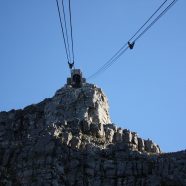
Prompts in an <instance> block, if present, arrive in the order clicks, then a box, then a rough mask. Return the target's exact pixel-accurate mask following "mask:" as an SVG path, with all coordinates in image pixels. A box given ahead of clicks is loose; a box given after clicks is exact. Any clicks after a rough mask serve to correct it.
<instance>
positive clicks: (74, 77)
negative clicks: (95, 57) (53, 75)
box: [67, 69, 86, 88]
mask: <svg viewBox="0 0 186 186" xmlns="http://www.w3.org/2000/svg"><path fill="white" fill-rule="evenodd" d="M85 83H86V79H85V78H83V77H82V72H81V70H80V69H73V70H71V78H68V79H67V85H71V86H72V87H73V88H81V87H82V86H83V84H85Z"/></svg>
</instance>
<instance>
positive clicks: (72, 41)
mask: <svg viewBox="0 0 186 186" xmlns="http://www.w3.org/2000/svg"><path fill="white" fill-rule="evenodd" d="M68 2H69V3H68V5H69V6H68V8H69V14H70V32H71V43H72V45H71V46H72V58H73V62H74V60H75V59H74V40H73V34H72V33H73V30H72V13H71V2H70V0H69V1H68Z"/></svg>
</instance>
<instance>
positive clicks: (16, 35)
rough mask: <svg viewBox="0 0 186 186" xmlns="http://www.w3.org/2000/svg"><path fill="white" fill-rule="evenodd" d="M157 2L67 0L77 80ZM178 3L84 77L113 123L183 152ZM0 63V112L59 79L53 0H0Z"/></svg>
mask: <svg viewBox="0 0 186 186" xmlns="http://www.w3.org/2000/svg"><path fill="white" fill-rule="evenodd" d="M65 1H66V0H65ZM163 1H164V0H156V1H149V0H140V1H138V0H94V1H93V0H71V6H72V22H73V36H74V53H75V66H76V68H80V69H81V70H82V72H83V75H84V77H89V76H90V75H92V74H93V73H94V72H96V71H97V69H98V68H99V67H100V66H102V65H103V64H104V63H105V62H106V61H107V60H108V59H110V58H111V57H112V56H113V55H114V54H115V52H117V50H118V49H119V48H120V47H121V46H122V45H123V44H125V43H126V42H127V41H128V39H129V38H130V37H131V36H132V35H133V34H134V33H135V32H136V31H137V30H138V28H139V27H140V26H141V25H142V24H143V23H144V22H145V21H146V20H147V19H148V18H149V17H150V15H152V13H153V12H154V11H155V10H156V9H157V8H158V6H159V5H160V4H161V3H162V2H163ZM168 2H171V0H168ZM185 7H186V1H185V0H179V1H178V2H177V4H175V6H173V7H172V8H171V9H170V10H169V11H168V12H167V14H165V15H164V16H163V17H162V18H161V19H160V20H159V21H158V22H157V23H156V24H155V25H154V26H153V27H152V28H151V29H150V30H149V31H148V32H147V33H146V34H144V35H143V37H141V38H140V39H139V40H138V41H137V42H136V44H135V47H134V49H133V50H128V51H127V52H126V53H125V54H124V55H123V56H121V57H120V58H119V60H118V61H117V62H116V63H115V64H113V65H112V66H111V68H109V69H108V70H107V71H105V72H104V73H102V74H100V75H99V76H97V77H95V78H94V79H91V80H89V81H88V82H89V83H94V84H96V85H97V86H99V87H101V88H102V90H103V91H104V93H105V94H106V96H107V97H108V100H109V106H110V115H111V118H112V122H113V123H115V124H117V125H118V126H120V127H123V128H127V129H130V130H131V131H135V132H137V133H138V135H139V136H140V137H142V138H144V139H148V138H150V139H152V140H153V141H154V142H155V143H157V144H159V146H160V147H161V149H162V151H163V152H173V151H179V150H184V149H186V132H185V131H186V73H185V70H186V51H185V44H186V36H185V33H186V23H185V18H186V11H185ZM0 67H1V68H0V111H9V110H11V109H23V108H24V107H25V106H27V105H30V104H33V103H38V102H40V101H42V100H43V99H44V98H48V97H52V96H53V95H54V93H55V91H56V90H57V89H59V88H61V87H62V86H63V85H64V84H65V83H66V79H67V77H68V76H69V75H70V72H69V69H68V66H67V61H66V55H65V48H64V43H63V39H62V35H61V30H60V25H59V18H58V13H57V7H56V2H55V0H27V1H26V0H16V1H14V0H1V1H0Z"/></svg>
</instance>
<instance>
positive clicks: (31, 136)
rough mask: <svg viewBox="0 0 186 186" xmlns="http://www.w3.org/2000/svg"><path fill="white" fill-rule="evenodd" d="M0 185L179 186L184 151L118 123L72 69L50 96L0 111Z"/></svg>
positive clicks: (183, 179) (184, 171) (184, 176)
mask: <svg viewBox="0 0 186 186" xmlns="http://www.w3.org/2000/svg"><path fill="white" fill-rule="evenodd" d="M0 185H2V186H4V185H7V186H14V185H15V186H18V185H25V186H28V185H33V186H35V185H41V186H42V185H43V186H47V185H54V186H58V185H61V186H182V185H183V186H184V185H186V151H182V152H176V153H163V152H161V150H160V147H159V146H158V145H157V144H155V143H154V142H153V141H151V140H149V139H147V140H144V139H142V138H140V137H139V136H138V135H137V133H136V132H132V131H130V130H128V129H122V128H120V127H117V125H115V124H113V123H112V122H111V119H110V116H109V106H108V100H107V98H106V96H105V95H104V93H103V91H102V90H101V89H100V88H98V87H96V86H95V85H93V84H88V83H86V82H85V79H83V78H82V74H81V72H80V71H79V70H73V71H72V76H71V78H68V80H67V84H66V85H65V86H64V87H63V88H61V89H59V90H58V91H57V92H56V93H55V95H54V96H53V97H52V98H49V99H45V100H43V101H42V102H40V103H38V104H33V105H30V106H28V107H26V108H24V109H21V110H11V111H9V112H0Z"/></svg>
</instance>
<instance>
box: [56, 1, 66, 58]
mask: <svg viewBox="0 0 186 186" xmlns="http://www.w3.org/2000/svg"><path fill="white" fill-rule="evenodd" d="M56 4H57V10H58V16H59V20H60V26H61V32H62V36H63V42H64V45H65V52H66V57H67V61H69V55H68V52H67V44H66V40H65V34H64V29H63V24H62V19H61V13H60V9H59V3H58V0H56Z"/></svg>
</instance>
